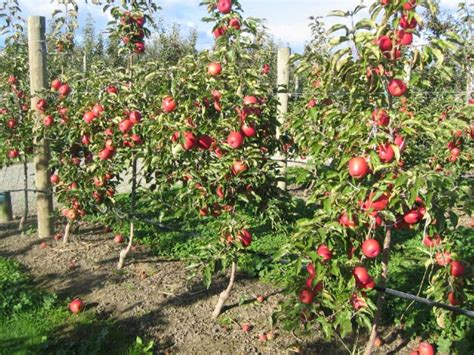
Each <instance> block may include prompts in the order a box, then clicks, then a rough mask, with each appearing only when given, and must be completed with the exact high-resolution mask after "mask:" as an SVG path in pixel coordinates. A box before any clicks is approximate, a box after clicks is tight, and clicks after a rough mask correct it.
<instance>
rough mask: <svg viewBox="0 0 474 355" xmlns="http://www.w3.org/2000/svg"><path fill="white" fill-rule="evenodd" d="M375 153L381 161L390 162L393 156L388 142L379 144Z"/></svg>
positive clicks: (393, 153)
mask: <svg viewBox="0 0 474 355" xmlns="http://www.w3.org/2000/svg"><path fill="white" fill-rule="evenodd" d="M377 153H378V155H379V158H380V161H382V162H383V163H390V162H391V161H392V160H393V158H394V157H395V152H394V151H393V148H392V146H391V145H390V143H386V144H383V145H379V146H378V147H377Z"/></svg>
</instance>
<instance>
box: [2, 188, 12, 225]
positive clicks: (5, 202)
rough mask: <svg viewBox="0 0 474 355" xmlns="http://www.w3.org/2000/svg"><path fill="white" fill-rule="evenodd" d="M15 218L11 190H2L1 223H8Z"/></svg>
mask: <svg viewBox="0 0 474 355" xmlns="http://www.w3.org/2000/svg"><path fill="white" fill-rule="evenodd" d="M12 219H13V212H12V198H11V194H10V192H6V191H5V192H0V223H8V222H10V221H11V220H12Z"/></svg>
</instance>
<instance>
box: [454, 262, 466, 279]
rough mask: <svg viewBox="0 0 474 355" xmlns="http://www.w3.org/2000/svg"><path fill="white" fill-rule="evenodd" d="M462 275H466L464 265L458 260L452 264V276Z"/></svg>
mask: <svg viewBox="0 0 474 355" xmlns="http://www.w3.org/2000/svg"><path fill="white" fill-rule="evenodd" d="M462 275H464V265H463V264H462V263H461V262H459V261H456V260H454V261H453V262H451V276H454V277H460V276H462Z"/></svg>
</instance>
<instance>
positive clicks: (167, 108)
mask: <svg viewBox="0 0 474 355" xmlns="http://www.w3.org/2000/svg"><path fill="white" fill-rule="evenodd" d="M175 108H176V101H175V100H174V99H173V97H172V96H165V97H164V98H163V100H162V102H161V109H162V110H163V112H166V113H170V112H173V111H174V109H175Z"/></svg>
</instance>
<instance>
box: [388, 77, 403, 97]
mask: <svg viewBox="0 0 474 355" xmlns="http://www.w3.org/2000/svg"><path fill="white" fill-rule="evenodd" d="M406 91H407V86H406V85H405V83H404V82H403V81H401V80H400V79H392V80H391V81H390V83H389V84H388V92H389V93H390V95H392V96H395V97H400V96H402V95H404V94H405V93H406Z"/></svg>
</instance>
